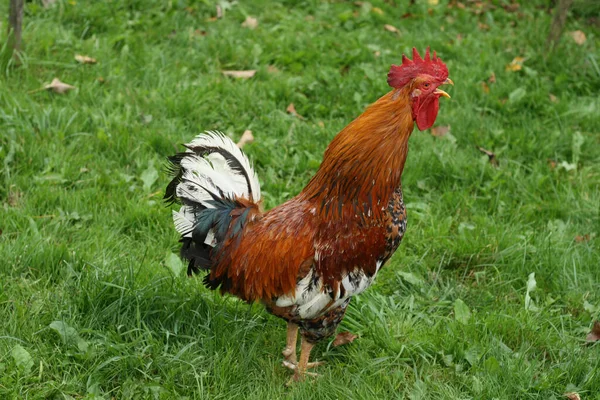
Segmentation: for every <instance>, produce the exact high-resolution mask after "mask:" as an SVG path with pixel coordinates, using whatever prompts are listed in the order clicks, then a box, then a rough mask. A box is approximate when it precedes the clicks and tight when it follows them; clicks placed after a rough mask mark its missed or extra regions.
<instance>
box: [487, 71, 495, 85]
mask: <svg viewBox="0 0 600 400" xmlns="http://www.w3.org/2000/svg"><path fill="white" fill-rule="evenodd" d="M487 81H488V83H496V73H495V72H492V74H491V75H490V77H489V78H488V80H487Z"/></svg>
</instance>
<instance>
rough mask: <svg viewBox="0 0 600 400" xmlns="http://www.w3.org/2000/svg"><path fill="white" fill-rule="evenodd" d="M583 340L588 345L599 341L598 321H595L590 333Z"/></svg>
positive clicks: (599, 325)
mask: <svg viewBox="0 0 600 400" xmlns="http://www.w3.org/2000/svg"><path fill="white" fill-rule="evenodd" d="M585 340H586V341H587V342H589V343H591V342H597V341H599V340H600V321H595V322H594V326H593V327H592V331H591V332H590V333H589V334H588V335H587V336H586V338H585Z"/></svg>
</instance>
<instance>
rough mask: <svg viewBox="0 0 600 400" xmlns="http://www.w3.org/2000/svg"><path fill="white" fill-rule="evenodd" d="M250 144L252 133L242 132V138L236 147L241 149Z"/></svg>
mask: <svg viewBox="0 0 600 400" xmlns="http://www.w3.org/2000/svg"><path fill="white" fill-rule="evenodd" d="M252 142H254V135H253V134H252V131H251V130H250V129H246V130H245V131H244V133H242V137H241V138H240V141H239V142H237V147H239V148H240V149H241V148H242V147H244V146H245V145H246V144H248V143H252Z"/></svg>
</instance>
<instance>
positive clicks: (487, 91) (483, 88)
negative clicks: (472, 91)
mask: <svg viewBox="0 0 600 400" xmlns="http://www.w3.org/2000/svg"><path fill="white" fill-rule="evenodd" d="M481 89H482V90H483V93H485V94H488V93H489V92H490V87H489V86H488V84H487V83H486V82H481Z"/></svg>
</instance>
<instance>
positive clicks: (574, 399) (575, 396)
mask: <svg viewBox="0 0 600 400" xmlns="http://www.w3.org/2000/svg"><path fill="white" fill-rule="evenodd" d="M563 396H565V397H566V398H567V399H569V400H581V397H579V393H576V392H569V393H565V394H564V395H563Z"/></svg>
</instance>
